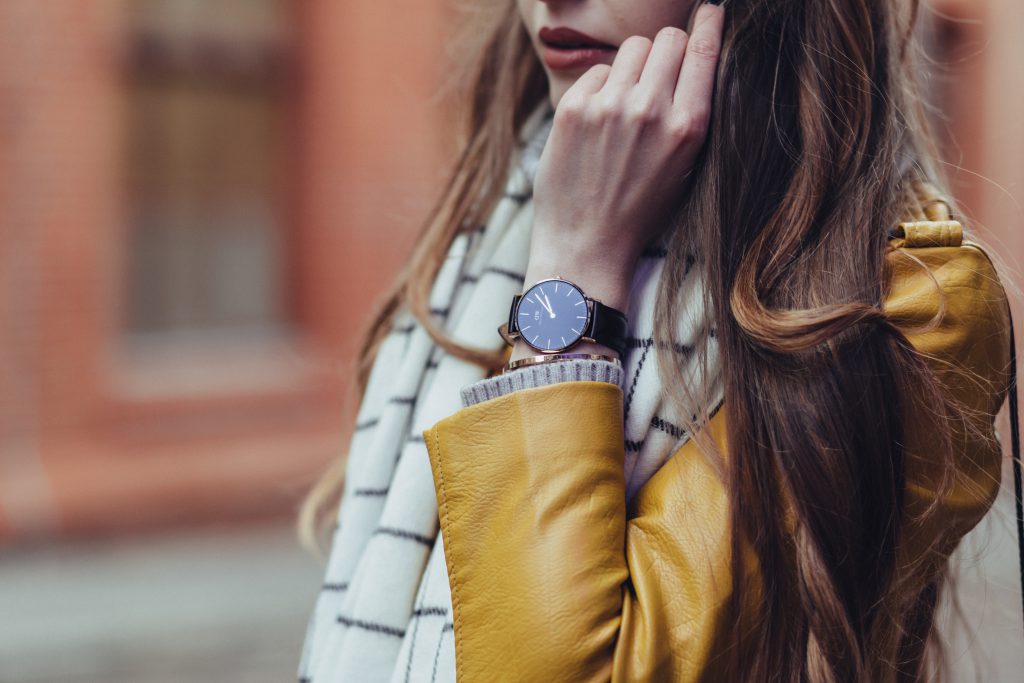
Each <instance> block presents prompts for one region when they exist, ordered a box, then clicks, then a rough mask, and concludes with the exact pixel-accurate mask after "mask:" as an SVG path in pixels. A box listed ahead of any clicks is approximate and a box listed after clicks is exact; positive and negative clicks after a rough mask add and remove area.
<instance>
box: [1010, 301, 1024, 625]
mask: <svg viewBox="0 0 1024 683" xmlns="http://www.w3.org/2000/svg"><path fill="white" fill-rule="evenodd" d="M1009 315H1010V372H1011V373H1012V375H1011V379H1010V458H1011V459H1012V460H1013V495H1014V498H1015V499H1016V504H1017V553H1018V559H1019V563H1020V591H1021V592H1020V595H1021V612H1022V614H1024V479H1022V476H1021V461H1020V405H1019V401H1018V389H1017V341H1016V339H1015V338H1014V332H1013V314H1012V312H1011V313H1010V314H1009Z"/></svg>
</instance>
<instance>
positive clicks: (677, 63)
mask: <svg viewBox="0 0 1024 683" xmlns="http://www.w3.org/2000/svg"><path fill="white" fill-rule="evenodd" d="M688 39H689V36H687V35H686V31H684V30H682V29H681V28H676V27H674V26H666V27H665V28H663V29H661V30H660V31H658V35H656V36H655V37H654V45H652V46H651V52H650V54H649V55H648V56H647V63H646V64H645V65H644V70H643V73H641V74H640V81H639V83H640V86H641V87H642V88H645V89H648V88H649V89H651V90H652V91H654V92H664V93H669V94H670V95H671V94H673V93H674V92H675V89H676V83H678V81H679V70H680V67H682V65H683V55H684V54H685V52H686V42H687V40H688Z"/></svg>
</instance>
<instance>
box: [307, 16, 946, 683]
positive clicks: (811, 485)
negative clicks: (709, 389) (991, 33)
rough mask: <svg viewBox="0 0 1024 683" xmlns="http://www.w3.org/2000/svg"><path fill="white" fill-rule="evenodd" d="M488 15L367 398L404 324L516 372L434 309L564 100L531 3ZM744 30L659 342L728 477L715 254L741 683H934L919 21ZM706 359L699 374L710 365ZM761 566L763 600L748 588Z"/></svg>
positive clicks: (679, 244)
mask: <svg viewBox="0 0 1024 683" xmlns="http://www.w3.org/2000/svg"><path fill="white" fill-rule="evenodd" d="M476 11H477V14H478V16H477V17H476V20H475V22H473V27H472V31H471V32H470V33H469V34H468V35H471V36H474V37H477V38H476V40H477V41H478V42H476V44H475V45H473V46H472V48H471V51H469V52H466V51H463V52H462V54H473V55H474V57H473V58H471V59H466V60H465V62H464V64H465V65H467V66H468V67H469V68H468V69H467V70H466V71H465V73H463V74H462V76H461V81H460V82H461V84H462V96H463V97H464V101H465V102H466V112H467V114H468V116H467V117H466V121H465V124H466V125H465V134H464V139H463V141H462V143H461V155H460V156H459V157H458V160H457V163H456V164H455V166H454V170H453V171H452V173H451V175H450V177H449V179H448V181H447V184H446V186H445V188H444V191H443V193H442V195H441V197H440V199H439V200H438V202H437V204H436V206H435V207H434V209H433V210H432V212H431V213H430V215H429V216H428V218H427V220H426V223H425V226H424V228H423V231H422V234H421V236H420V237H419V239H418V240H417V243H416V244H417V246H416V249H415V251H414V253H413V254H412V256H411V259H410V261H409V262H408V264H407V265H406V267H405V269H404V270H403V271H402V272H401V274H400V275H399V277H398V279H397V281H396V283H395V285H394V287H393V289H392V290H391V292H390V293H389V294H388V296H387V298H386V300H385V302H384V304H383V305H382V306H381V308H380V310H379V312H378V314H377V315H376V317H375V319H374V320H373V322H372V325H371V326H370V331H369V334H368V335H367V338H366V342H365V344H364V346H363V348H362V351H361V353H360V355H359V360H358V363H359V366H358V367H359V371H358V377H359V389H360V392H362V390H364V389H365V385H366V381H367V377H368V375H369V370H370V366H371V364H372V362H373V359H374V357H375V354H376V350H377V348H378V346H379V344H380V342H381V340H382V339H383V337H384V336H385V335H386V333H387V331H388V329H389V324H390V321H391V320H392V318H393V316H394V314H395V313H396V312H397V311H398V310H399V309H400V308H401V307H403V306H407V307H408V308H409V309H411V311H412V312H413V313H414V314H415V315H416V317H417V319H418V320H419V322H420V323H421V324H422V325H423V326H424V327H425V328H426V330H427V331H428V332H429V333H430V335H431V336H432V337H433V339H434V340H435V341H436V343H438V344H439V345H441V346H442V347H444V349H445V350H446V351H447V352H449V353H451V354H455V355H457V356H459V357H462V358H465V359H468V360H470V361H472V362H475V363H479V364H481V365H483V366H485V367H488V368H491V369H496V368H498V367H499V366H500V365H501V363H502V360H503V359H502V357H501V356H500V354H494V353H492V352H489V351H484V350H481V349H474V348H466V347H463V346H460V345H458V344H456V343H455V342H453V341H452V340H450V339H448V338H446V337H445V334H444V332H443V330H441V329H440V328H438V326H437V325H436V323H435V322H434V320H433V318H432V316H431V315H430V314H429V311H428V303H427V301H428V294H429V291H430V287H431V284H432V282H433V280H434V277H435V276H436V274H437V271H438V269H439V267H440V264H441V261H442V259H443V258H444V255H445V254H446V252H447V249H448V247H449V245H450V244H451V241H452V239H453V238H454V237H455V235H456V234H458V233H459V232H460V231H463V230H469V229H473V228H475V227H476V226H478V225H480V224H483V223H484V222H486V219H487V216H488V215H489V213H490V211H491V209H492V208H493V206H494V204H495V202H496V201H497V199H498V197H499V196H500V193H501V188H502V186H503V184H504V181H505V174H506V168H507V163H508V159H509V157H510V154H511V152H512V150H513V146H514V144H515V133H516V131H517V130H518V128H519V127H520V126H521V125H522V123H523V121H524V120H525V118H526V116H527V115H528V114H529V113H530V112H531V111H533V110H534V109H535V108H536V106H537V105H538V104H540V102H541V101H542V100H543V99H544V98H545V97H547V82H546V76H545V74H544V71H543V68H542V66H541V64H540V62H539V61H538V59H537V56H536V55H535V53H534V49H533V47H532V45H531V42H530V39H529V36H528V35H527V33H526V32H525V30H524V29H523V27H522V25H521V21H520V18H519V15H518V12H517V9H516V3H515V2H514V0H495V2H493V3H487V4H485V5H484V7H482V8H481V7H479V6H478V9H477V10H476ZM726 11H727V15H728V19H727V27H726V33H725V37H724V43H723V51H722V56H721V59H720V64H719V78H718V87H717V90H716V93H715V98H714V102H713V113H712V121H711V127H710V133H709V140H708V144H707V145H706V146H705V148H704V151H703V153H702V155H701V157H700V159H699V160H698V164H697V167H696V168H695V169H694V171H693V173H692V176H691V178H692V182H689V183H685V184H684V182H683V180H682V179H681V181H680V211H679V212H678V215H677V217H676V218H675V220H674V221H673V223H672V227H671V232H670V235H669V240H668V243H669V249H668V256H667V261H666V265H665V270H664V271H663V272H664V275H663V279H662V282H661V284H660V288H659V291H658V294H657V303H656V306H657V311H658V313H657V315H656V320H657V321H658V323H657V327H656V330H655V337H656V340H657V344H656V348H657V353H658V354H660V357H659V365H660V368H661V372H662V380H663V385H664V386H665V387H669V388H674V389H669V392H670V396H671V398H673V399H674V400H678V401H679V402H680V403H681V406H682V407H683V408H684V409H685V408H686V406H702V408H701V409H700V410H692V411H691V410H686V412H685V413H684V414H687V415H692V418H691V419H690V420H689V421H688V422H687V425H686V426H687V428H688V431H689V432H690V433H691V434H694V435H695V438H696V439H699V440H702V441H701V442H702V445H706V446H707V448H706V449H705V450H707V451H708V452H709V453H711V452H713V446H712V445H710V444H707V443H706V441H707V438H708V437H707V436H706V435H705V434H703V432H702V431H701V430H700V425H702V424H704V422H705V421H706V420H707V419H708V418H709V415H708V408H710V406H707V400H706V399H707V397H705V396H692V395H689V393H688V392H689V390H688V389H687V388H686V387H687V382H686V381H685V378H684V377H683V375H682V372H683V371H682V368H681V367H680V365H679V363H678V362H677V361H676V358H675V356H674V350H673V349H674V339H673V334H674V325H673V323H672V321H675V320H677V319H678V316H679V315H682V314H683V312H682V311H681V310H680V308H681V305H682V302H681V301H680V298H679V297H678V296H677V292H678V291H679V288H680V286H681V283H682V282H683V279H684V277H685V272H686V269H687V257H686V255H687V254H691V253H696V254H698V255H699V259H698V266H697V267H701V268H703V269H704V274H705V276H706V279H707V282H708V287H707V289H706V297H707V302H706V303H707V310H709V311H712V312H713V314H714V319H715V321H716V326H715V331H714V334H715V336H716V338H717V340H718V344H719V348H720V354H721V365H722V373H723V379H724V392H725V400H724V404H723V405H724V407H723V410H725V411H726V419H727V424H728V436H727V438H728V443H729V449H728V450H729V453H728V456H727V458H723V459H722V460H721V462H720V465H721V467H722V473H723V478H724V479H725V481H727V482H728V486H729V489H730V495H731V501H732V509H733V531H734V533H733V543H734V553H733V556H734V560H733V562H734V571H733V577H732V581H733V588H734V590H733V598H732V613H733V617H734V620H735V621H734V623H735V624H737V628H735V629H734V630H735V634H734V636H732V638H733V643H732V644H733V647H730V648H726V651H727V653H728V655H727V658H728V661H727V662H724V663H723V666H724V667H725V669H726V670H729V671H731V672H732V673H731V674H730V675H729V677H728V680H751V681H786V682H790V681H792V682H794V683H796V682H799V681H813V682H815V683H825V682H838V681H858V682H860V681H865V682H866V681H903V680H907V681H911V680H918V679H919V678H920V677H922V676H923V675H924V671H925V668H924V667H925V661H926V659H927V657H926V654H927V652H929V650H928V648H927V647H926V645H927V644H928V643H929V642H930V640H931V638H932V635H933V630H934V629H933V618H932V614H933V609H934V604H935V599H936V596H937V595H938V591H939V589H940V587H941V585H942V582H943V580H944V578H945V566H946V565H945V563H944V562H943V561H936V558H939V553H938V552H937V551H936V553H935V555H934V556H926V557H925V558H924V559H922V560H921V561H920V562H919V563H917V564H914V565H912V566H908V567H897V564H896V561H895V557H896V546H897V544H898V542H899V533H900V527H901V523H902V522H903V521H904V519H903V517H904V512H903V506H902V491H903V485H904V481H903V469H904V460H905V454H904V452H903V448H902V446H901V439H902V435H903V424H902V419H901V415H902V414H904V410H903V409H904V408H906V407H907V406H908V404H909V402H911V401H916V400H927V401H928V402H929V405H931V406H942V405H944V403H943V401H944V399H943V398H942V395H941V392H939V390H938V387H937V385H936V383H935V380H934V378H933V377H932V376H931V375H930V373H929V372H928V371H927V369H926V368H925V366H924V364H923V363H922V362H921V360H920V359H919V358H918V357H917V356H916V355H915V354H914V352H913V350H912V349H911V348H910V345H909V343H908V342H907V340H906V339H905V337H903V336H902V335H901V334H900V333H899V332H898V331H897V330H895V328H894V327H893V326H892V325H891V324H890V323H889V322H888V320H887V318H886V315H885V311H884V310H883V300H884V298H885V295H886V289H885V288H886V284H887V282H888V272H887V268H886V253H887V248H888V238H889V231H890V228H891V227H892V226H894V225H896V224H897V223H898V222H900V221H901V220H903V219H905V218H907V217H910V216H913V215H920V213H921V205H920V200H919V196H918V194H916V193H915V188H918V190H919V188H920V187H921V186H920V181H921V180H924V179H927V180H929V181H931V182H935V183H939V182H940V176H939V173H938V170H937V167H936V163H935V162H934V159H935V158H936V155H935V149H934V145H933V144H932V142H931V139H932V138H931V135H930V133H929V129H928V124H927V121H926V117H925V115H924V111H923V109H922V105H921V104H920V103H921V101H922V98H921V96H920V93H919V91H918V86H917V82H916V80H915V74H916V69H917V64H916V62H917V60H916V56H917V55H918V51H917V47H916V42H915V31H914V26H915V23H916V21H917V18H918V7H917V2H915V1H909V2H904V1H901V0H729V1H728V2H727V3H726ZM706 351H707V349H696V350H695V352H696V353H698V354H700V356H701V358H703V359H704V362H705V363H706V362H707V353H706ZM914 397H924V398H923V399H921V398H914ZM932 409H933V410H935V408H932ZM948 412H949V415H950V416H951V417H954V418H955V417H956V410H955V407H950V408H949V411H948ZM951 429H952V428H951ZM711 457H719V456H711ZM937 457H941V456H937ZM726 460H727V462H726ZM947 465H948V466H947V471H948V472H949V476H950V477H952V476H953V474H954V473H953V468H952V466H951V463H947ZM343 467H344V461H343V460H341V459H339V460H338V461H337V462H335V463H334V464H333V465H332V467H331V469H330V470H329V471H328V472H327V473H326V474H325V475H324V476H323V478H322V479H321V481H320V482H318V484H317V485H316V486H315V487H314V488H313V490H312V491H311V492H310V493H309V495H308V496H307V498H306V500H305V501H304V504H303V507H302V510H301V512H300V515H299V520H298V524H299V529H300V533H301V535H302V537H303V538H304V539H305V542H306V544H307V545H308V546H310V547H313V546H315V541H316V536H317V533H318V529H319V528H320V527H322V526H323V525H324V524H325V523H326V522H329V521H330V520H331V518H332V516H333V515H334V514H336V507H337V499H338V496H339V495H340V490H341V486H342V485H341V479H342V473H343ZM947 483H948V482H947ZM749 550H752V551H753V553H754V555H755V556H756V558H757V563H758V565H759V567H760V573H761V576H762V577H763V584H762V585H761V586H752V585H750V584H749V582H748V581H747V579H746V578H745V577H746V575H745V573H744V572H743V570H742V569H743V568H742V566H741V565H742V561H743V560H742V558H743V556H744V553H745V552H748V551H749ZM939 559H942V558H939ZM751 605H754V607H753V608H751ZM741 606H742V609H741ZM908 615H910V616H908ZM740 672H742V675H740Z"/></svg>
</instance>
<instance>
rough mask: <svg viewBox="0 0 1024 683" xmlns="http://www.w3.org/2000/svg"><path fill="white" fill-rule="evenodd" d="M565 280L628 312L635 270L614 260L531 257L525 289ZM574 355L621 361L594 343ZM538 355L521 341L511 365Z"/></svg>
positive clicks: (576, 348)
mask: <svg viewBox="0 0 1024 683" xmlns="http://www.w3.org/2000/svg"><path fill="white" fill-rule="evenodd" d="M556 277H557V278H562V279H565V280H569V281H570V282H572V283H573V284H575V285H577V286H578V287H579V288H580V289H581V290H583V293H584V294H585V295H586V296H588V297H590V298H592V299H596V300H597V301H600V302H601V303H603V304H604V305H606V306H609V307H611V308H614V309H616V310H619V311H621V312H623V313H625V312H626V309H627V306H628V304H629V295H630V290H631V288H632V280H633V266H632V265H630V267H628V268H626V267H623V266H621V265H619V264H617V263H616V262H615V261H614V260H612V259H604V260H601V261H598V260H597V259H587V258H581V257H580V255H579V254H578V253H564V252H563V254H561V255H560V258H558V259H548V258H543V257H537V256H535V255H534V256H531V257H530V261H529V263H528V264H527V268H526V277H525V281H524V289H529V288H530V287H532V286H533V285H534V284H536V283H537V282H539V281H541V280H547V279H550V278H556ZM571 351H572V352H573V353H592V354H599V355H605V356H613V357H619V355H620V354H619V353H618V352H617V351H615V350H613V349H611V348H610V347H607V346H605V345H603V344H599V343H596V342H591V341H582V340H581V341H580V342H579V343H577V344H576V345H574V346H573V347H572V349H571ZM537 354H538V351H537V350H536V349H534V348H532V347H531V346H529V345H528V344H527V343H526V342H525V341H523V340H522V339H519V340H517V341H516V343H515V344H514V346H513V349H512V355H511V357H510V359H509V360H510V361H515V360H519V359H521V358H526V357H529V356H535V355H537Z"/></svg>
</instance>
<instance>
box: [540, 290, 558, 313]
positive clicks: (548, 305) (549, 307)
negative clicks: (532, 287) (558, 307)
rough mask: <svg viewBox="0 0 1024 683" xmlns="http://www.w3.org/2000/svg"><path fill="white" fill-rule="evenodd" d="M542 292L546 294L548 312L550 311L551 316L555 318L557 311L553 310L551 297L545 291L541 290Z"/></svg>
mask: <svg viewBox="0 0 1024 683" xmlns="http://www.w3.org/2000/svg"><path fill="white" fill-rule="evenodd" d="M541 294H544V301H546V302H547V304H546V305H545V307H546V308H547V309H548V313H550V314H551V317H552V318H554V317H555V312H554V311H553V310H551V299H549V298H548V295H547V294H545V293H544V292H541Z"/></svg>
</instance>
